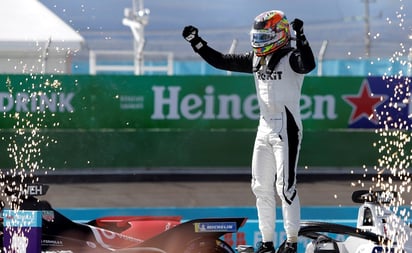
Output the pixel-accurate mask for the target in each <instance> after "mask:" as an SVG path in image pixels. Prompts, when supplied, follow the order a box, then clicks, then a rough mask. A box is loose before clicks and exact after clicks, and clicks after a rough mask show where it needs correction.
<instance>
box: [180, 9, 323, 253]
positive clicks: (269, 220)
mask: <svg viewBox="0 0 412 253" xmlns="http://www.w3.org/2000/svg"><path fill="white" fill-rule="evenodd" d="M291 25H292V28H293V30H294V31H295V36H296V38H295V39H296V48H294V47H292V45H291V40H292V37H291V33H290V25H289V22H288V20H287V18H286V16H285V14H284V13H283V12H282V11H279V10H271V11H266V12H263V13H261V14H259V15H258V16H257V17H256V18H255V19H254V23H253V27H252V30H251V32H250V38H251V45H252V50H251V51H250V52H248V53H244V54H222V53H220V52H218V51H216V50H214V49H213V48H211V47H209V46H208V45H207V42H206V41H205V40H203V39H202V38H201V37H199V35H198V29H197V28H196V27H194V26H186V27H185V28H184V30H183V33H182V35H183V37H184V38H185V39H186V40H187V41H188V42H190V44H191V46H192V47H193V50H194V51H195V52H196V53H198V54H199V55H200V56H201V57H202V58H203V59H204V60H205V61H206V62H208V63H209V64H210V65H212V66H214V67H215V68H218V69H222V70H227V71H235V72H244V73H251V74H253V75H254V79H255V86H256V92H257V98H258V102H259V108H260V120H259V126H258V131H257V134H256V139H255V144H254V150H253V157H252V183H251V188H252V191H253V193H254V195H255V196H256V207H257V213H258V220H259V230H260V232H261V234H262V241H261V242H260V243H259V244H258V248H257V250H256V252H257V253H265V252H270V253H272V252H275V248H274V244H273V241H274V237H275V221H276V199H275V191H276V193H277V195H278V196H279V197H280V199H281V201H282V212H283V220H284V229H285V232H286V236H287V238H286V243H285V244H283V246H282V247H280V248H279V250H278V252H279V253H294V252H296V251H297V239H298V232H299V227H300V202H299V196H298V192H297V189H296V170H297V161H298V157H299V151H300V144H301V140H302V122H301V116H300V106H299V105H300V97H301V88H302V84H303V79H304V75H305V74H307V73H309V72H310V71H312V70H313V69H314V68H315V66H316V64H315V59H314V56H313V53H312V49H311V48H310V46H309V43H308V41H307V39H306V37H305V35H304V33H303V21H302V20H300V19H295V20H294V21H293V22H292V23H291Z"/></svg>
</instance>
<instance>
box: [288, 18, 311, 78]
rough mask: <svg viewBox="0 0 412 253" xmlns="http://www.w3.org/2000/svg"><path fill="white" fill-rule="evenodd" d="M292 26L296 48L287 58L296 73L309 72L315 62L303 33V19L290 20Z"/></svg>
mask: <svg viewBox="0 0 412 253" xmlns="http://www.w3.org/2000/svg"><path fill="white" fill-rule="evenodd" d="M292 28H293V30H295V32H296V47H297V49H296V50H295V51H294V52H293V54H292V55H291V57H290V58H289V62H290V65H291V67H292V69H293V70H294V71H295V72H297V73H300V74H306V73H309V72H310V71H312V70H313V69H314V68H315V67H316V63H315V57H314V56H313V52H312V49H311V47H310V45H309V42H308V40H307V39H306V36H305V34H304V33H303V21H302V20H300V19H295V20H294V21H293V22H292Z"/></svg>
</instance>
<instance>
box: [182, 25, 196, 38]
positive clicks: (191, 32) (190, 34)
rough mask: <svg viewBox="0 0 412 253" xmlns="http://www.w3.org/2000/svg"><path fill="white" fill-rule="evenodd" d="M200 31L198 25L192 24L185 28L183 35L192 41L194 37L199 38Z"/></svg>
mask: <svg viewBox="0 0 412 253" xmlns="http://www.w3.org/2000/svg"><path fill="white" fill-rule="evenodd" d="M198 32H199V30H198V29H197V28H196V27H194V26H191V25H190V26H186V27H185V28H184V29H183V32H182V35H183V38H185V40H187V41H189V42H192V41H193V39H196V38H199V35H198Z"/></svg>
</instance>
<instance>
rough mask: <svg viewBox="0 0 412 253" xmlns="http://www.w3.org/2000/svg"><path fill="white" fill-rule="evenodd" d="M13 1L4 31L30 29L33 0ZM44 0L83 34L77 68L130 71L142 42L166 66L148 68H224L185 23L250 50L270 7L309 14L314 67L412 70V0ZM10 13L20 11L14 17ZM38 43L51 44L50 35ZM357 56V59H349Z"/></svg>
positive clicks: (224, 47) (227, 46)
mask: <svg viewBox="0 0 412 253" xmlns="http://www.w3.org/2000/svg"><path fill="white" fill-rule="evenodd" d="M8 2H10V4H12V5H14V6H15V8H16V10H11V9H12V8H13V6H10V8H8V7H5V8H2V12H5V13H4V14H5V15H3V16H2V19H5V20H4V22H2V24H3V25H2V26H5V29H2V30H6V31H11V32H9V33H7V32H6V33H3V35H2V36H5V37H7V36H10V33H13V32H17V30H16V28H13V27H14V26H20V25H19V24H18V23H23V24H22V25H21V26H22V27H23V28H22V31H20V33H23V34H24V33H27V32H28V30H31V29H30V28H29V27H30V23H31V24H34V23H33V22H37V21H36V19H38V17H35V16H36V14H35V12H33V9H30V8H29V10H30V11H31V14H30V15H21V16H20V14H19V13H23V12H24V9H25V7H28V6H29V4H27V3H22V4H21V5H16V3H13V1H4V3H3V4H4V5H5V6H7V5H8ZM17 2H19V1H17ZM39 2H40V3H41V4H43V5H44V6H45V7H47V8H48V9H49V10H50V11H51V12H52V13H54V14H55V15H57V17H58V18H59V19H61V20H62V21H64V22H65V23H66V24H67V25H69V26H70V27H71V28H72V29H73V30H74V31H75V32H76V33H77V34H78V35H80V36H81V37H82V39H83V40H82V43H81V46H80V47H77V48H76V50H75V51H76V52H75V53H73V55H72V59H71V61H72V66H73V67H72V69H71V72H72V73H74V74H88V73H95V72H96V71H99V68H97V69H96V68H95V65H94V64H95V61H96V60H97V61H98V62H97V65H98V64H99V61H100V63H101V62H105V63H106V64H109V65H110V64H115V65H117V67H114V68H112V69H104V68H101V69H100V71H101V72H106V73H107V72H112V73H113V72H115V73H130V72H131V71H130V69H129V70H128V68H125V69H124V70H122V71H120V69H119V67H118V65H123V66H124V65H130V64H133V60H134V59H133V53H131V52H133V50H136V48H139V47H142V48H141V49H139V50H141V51H143V52H144V54H145V60H146V64H147V65H150V64H151V65H159V64H160V65H162V66H163V67H164V68H163V70H162V71H157V70H155V68H152V69H150V68H146V70H144V72H145V74H153V73H155V74H159V73H162V72H163V73H165V72H166V73H169V74H171V73H173V74H174V75H185V74H225V72H219V71H216V70H214V69H211V68H209V67H208V66H206V65H204V63H202V62H201V61H200V59H199V57H198V56H197V55H195V54H194V53H193V52H192V50H191V49H190V47H188V45H187V43H186V42H185V41H184V40H183V39H182V37H181V32H182V29H183V27H184V26H186V25H189V24H190V25H194V26H197V27H198V28H199V29H200V35H201V36H202V37H203V38H204V39H205V40H206V41H208V42H209V44H210V45H212V46H213V47H215V48H216V49H218V50H221V51H223V52H228V51H229V50H233V52H247V51H249V50H250V44H249V31H250V28H251V25H252V21H253V19H254V17H255V16H256V15H257V14H259V13H261V12H263V11H267V10H270V9H279V10H283V11H284V12H285V13H286V15H287V17H288V19H289V20H290V21H292V20H293V19H294V18H300V19H302V20H304V22H305V32H306V34H307V37H308V39H309V41H310V43H311V45H312V47H313V51H314V53H315V54H316V56H317V58H318V61H319V63H320V64H318V69H317V70H316V71H313V72H312V73H311V75H367V74H372V75H381V74H384V73H383V72H384V71H386V70H387V69H388V68H390V63H388V61H389V60H390V59H392V58H395V59H394V60H391V63H392V64H396V63H394V62H393V61H398V60H399V59H398V58H402V61H405V63H404V64H397V65H396V68H401V69H402V70H404V71H407V69H406V67H407V66H405V64H410V61H411V51H410V48H411V44H412V40H411V39H412V38H411V36H412V35H411V26H412V25H411V24H412V22H411V21H412V17H410V15H408V14H409V13H410V12H411V8H412V3H410V2H408V1H402V0H334V1H324V0H313V1H310V2H309V1H302V0H291V1H267V0H257V1H248V0H227V1H212V2H206V1H201V2H193V1H190V0H182V1H179V2H173V3H172V2H169V1H167V0H151V1H143V0H134V1H133V0H90V1H83V0H73V1H56V0H40V1H39ZM36 8H38V7H37V6H36ZM7 13H15V14H14V15H10V17H9V15H6V14H7ZM37 15H40V12H37ZM30 17H31V18H32V19H30ZM43 17H44V15H43ZM39 18H40V17H39ZM7 19H8V20H7ZM6 24H7V25H6ZM136 24H141V26H140V27H137V26H136ZM39 26H40V27H37V28H36V30H39V29H42V30H43V32H44V30H47V29H48V26H50V23H49V24H46V25H44V24H42V25H39ZM133 30H134V31H133ZM56 32H58V31H49V33H50V34H49V40H51V43H53V40H56V39H58V38H56V36H54V34H53V33H56ZM133 33H134V35H133ZM26 39H27V38H26ZM38 43H40V44H41V43H44V44H46V43H47V41H44V42H43V41H38ZM51 45H53V44H51ZM52 47H53V46H52ZM119 50H120V51H121V52H119ZM102 51H103V52H102ZM167 60H169V62H168V63H167ZM160 62H163V63H160ZM354 62H355V63H354ZM90 64H92V65H93V66H92V67H90ZM352 64H356V65H357V66H358V67H356V68H350V67H348V66H351V65H352ZM166 66H168V67H166ZM129 67H130V66H129ZM152 70H155V72H153V71H152ZM142 71H143V70H142ZM132 72H133V69H132Z"/></svg>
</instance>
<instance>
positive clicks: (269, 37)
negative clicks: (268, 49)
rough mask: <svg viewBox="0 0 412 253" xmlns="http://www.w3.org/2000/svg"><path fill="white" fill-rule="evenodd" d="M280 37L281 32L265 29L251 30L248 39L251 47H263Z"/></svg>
mask: <svg viewBox="0 0 412 253" xmlns="http://www.w3.org/2000/svg"><path fill="white" fill-rule="evenodd" d="M281 37H282V35H281V34H279V33H275V32H268V31H267V30H252V31H251V33H250V41H251V44H252V47H264V46H267V45H269V44H271V43H274V42H275V41H277V40H279V39H280V38H281Z"/></svg>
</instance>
